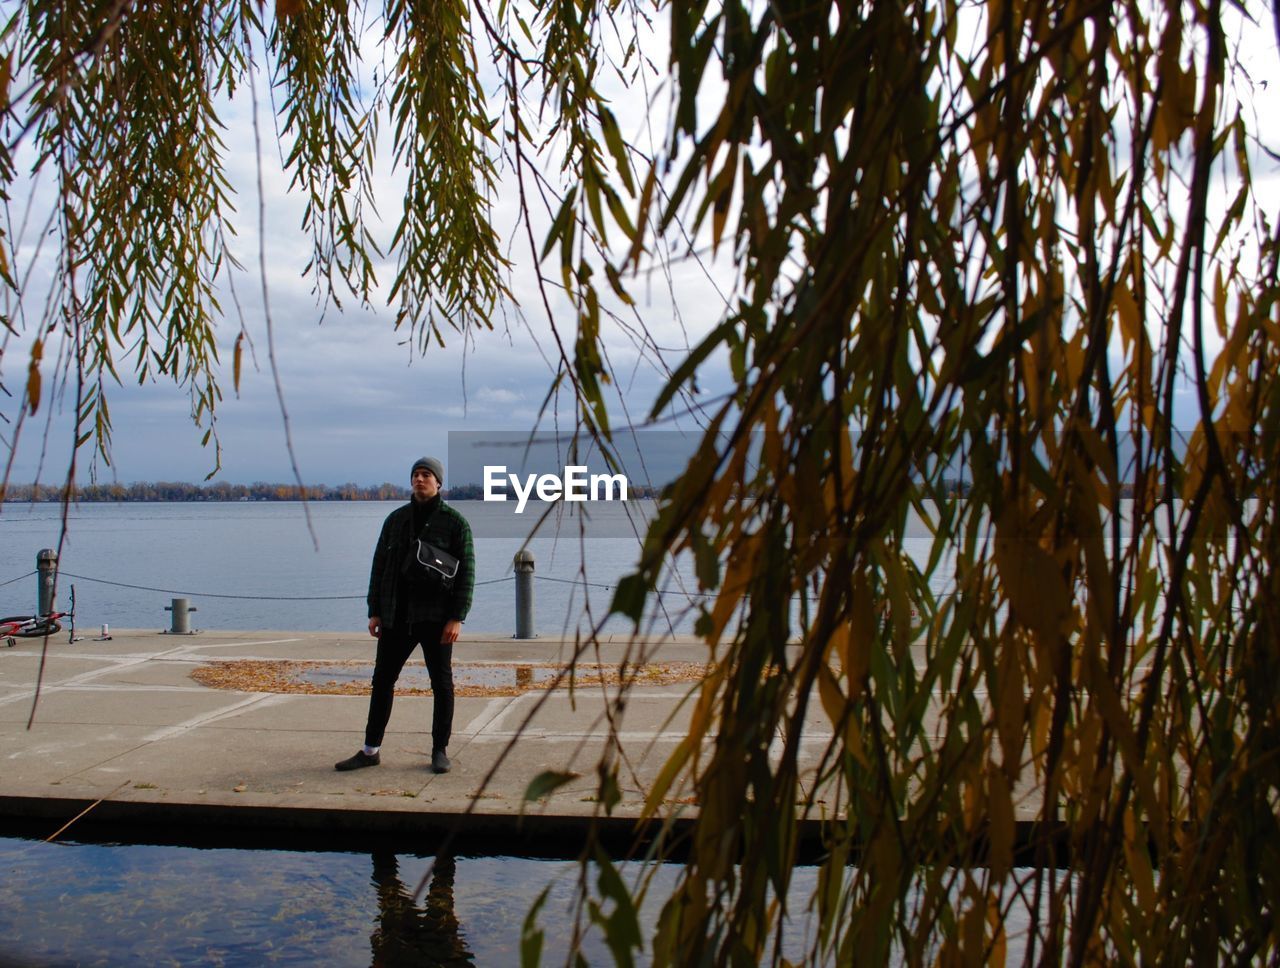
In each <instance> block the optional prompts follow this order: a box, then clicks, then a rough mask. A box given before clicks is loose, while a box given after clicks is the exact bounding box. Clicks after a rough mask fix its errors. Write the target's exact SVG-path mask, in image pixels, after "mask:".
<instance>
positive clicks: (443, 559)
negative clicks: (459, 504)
mask: <svg viewBox="0 0 1280 968" xmlns="http://www.w3.org/2000/svg"><path fill="white" fill-rule="evenodd" d="M431 518H432V519H434V518H435V514H434V512H433V513H432V515H431ZM430 527H431V521H430V520H428V521H427V523H426V524H424V525H423V526H422V533H423V534H426V533H427V531H428V529H429V528H430ZM414 556H415V557H416V558H417V559H418V564H420V565H421V566H422V567H423V568H425V569H427V571H434V572H436V573H437V574H439V575H440V577H441V578H443V579H444V580H445V581H446V582H451V581H453V579H454V578H455V577H456V576H457V574H458V559H457V558H455V557H454V556H453V555H451V554H449V552H447V551H445V550H444V549H443V548H440V547H438V546H436V545H433V544H432V543H431V542H430V541H428V540H427V539H426V538H423V537H419V538H418V547H417V550H416V551H415V553H414Z"/></svg>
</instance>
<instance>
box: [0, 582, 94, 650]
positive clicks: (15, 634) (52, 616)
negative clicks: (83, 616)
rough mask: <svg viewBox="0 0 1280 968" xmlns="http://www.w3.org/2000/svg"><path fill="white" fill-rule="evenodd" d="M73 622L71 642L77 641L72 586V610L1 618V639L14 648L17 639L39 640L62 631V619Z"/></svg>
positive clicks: (73, 590)
mask: <svg viewBox="0 0 1280 968" xmlns="http://www.w3.org/2000/svg"><path fill="white" fill-rule="evenodd" d="M64 618H68V619H70V620H71V632H70V634H69V635H68V638H69V640H70V641H72V642H75V641H76V637H75V635H76V586H75V585H72V586H71V608H70V609H68V610H67V611H65V612H46V613H45V614H44V615H10V616H8V617H7V618H0V639H4V640H5V642H6V643H7V644H8V646H9V648H11V649H12V648H13V647H14V646H15V645H16V644H17V642H16V641H15V640H16V639H39V638H44V637H45V636H49V635H56V634H57V633H58V632H61V631H62V622H61V619H64Z"/></svg>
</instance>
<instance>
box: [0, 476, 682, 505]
mask: <svg viewBox="0 0 1280 968" xmlns="http://www.w3.org/2000/svg"><path fill="white" fill-rule="evenodd" d="M628 493H629V496H630V497H631V498H633V499H646V498H655V497H657V496H658V493H659V489H658V488H653V487H648V486H645V485H632V486H631V487H629V488H628ZM62 495H63V486H62V485H61V484H10V485H8V487H6V488H4V490H3V500H4V501H14V502H28V503H49V502H57V501H61V500H62ZM444 495H445V497H446V498H447V499H449V500H451V501H479V500H482V499H483V498H484V488H483V487H482V486H481V485H479V484H461V485H459V486H457V487H450V488H446V489H445V492H444ZM303 497H304V488H302V487H299V486H298V485H297V484H268V483H267V482H265V481H256V482H254V483H253V484H228V483H227V482H225V481H218V482H217V483H214V484H190V483H187V482H185V481H137V482H135V483H132V484H86V485H83V486H81V487H77V488H76V492H75V500H76V501H81V502H85V503H96V502H118V503H129V502H139V501H300V500H302V499H303ZM305 498H306V500H308V501H405V500H408V498H409V489H408V488H407V487H404V486H403V485H400V484H386V483H384V484H374V485H369V486H362V485H359V484H350V483H348V484H338V485H335V486H333V487H330V486H329V485H327V484H310V485H307V487H306V488H305Z"/></svg>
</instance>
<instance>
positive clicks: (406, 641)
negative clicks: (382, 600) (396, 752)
mask: <svg viewBox="0 0 1280 968" xmlns="http://www.w3.org/2000/svg"><path fill="white" fill-rule="evenodd" d="M443 632H444V623H443V622H416V623H414V624H412V625H408V624H406V625H403V626H398V627H396V628H391V629H385V630H384V631H383V633H382V635H380V636H378V658H377V659H376V660H375V662H374V665H373V694H372V695H371V696H370V697H369V723H368V725H367V726H365V730H364V742H365V745H366V746H381V745H382V737H383V734H384V733H386V731H387V721H388V720H390V719H391V702H392V700H394V699H395V694H396V680H397V679H399V678H400V670H401V669H403V668H404V664H405V663H406V662H407V661H408V660H409V656H411V655H412V654H413V649H414V647H415V646H417V645H421V646H422V656H423V658H424V659H426V660H427V675H429V676H430V677H431V694H432V697H433V700H432V702H433V708H432V711H431V748H432V749H433V750H442V749H444V748H446V747H447V746H448V745H449V737H450V736H451V735H452V733H453V665H452V663H453V646H452V645H442V644H441V643H440V636H441V635H442V634H443Z"/></svg>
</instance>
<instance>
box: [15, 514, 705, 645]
mask: <svg viewBox="0 0 1280 968" xmlns="http://www.w3.org/2000/svg"><path fill="white" fill-rule="evenodd" d="M399 503H400V502H352V503H341V502H326V503H316V504H311V505H310V513H311V521H312V525H313V527H314V531H315V541H314V542H313V541H312V537H311V533H310V532H309V531H308V526H307V519H306V515H305V513H304V511H303V508H302V505H300V504H297V503H292V502H258V503H253V502H244V503H181V502H176V503H148V504H82V505H79V506H77V507H74V508H72V510H71V515H70V519H69V521H68V531H67V536H66V540H65V543H64V544H63V548H62V556H61V559H60V561H61V570H62V573H63V577H62V578H61V579H60V582H59V591H58V603H59V605H60V606H61V607H63V608H65V607H66V606H67V605H68V604H69V602H70V586H71V585H73V584H74V585H75V592H76V622H77V626H78V627H81V628H84V629H86V630H94V629H97V628H99V627H100V626H101V625H102V624H103V623H107V624H109V625H114V626H117V627H120V628H152V627H154V628H156V629H162V628H168V627H169V626H170V622H171V618H170V614H169V612H167V611H166V610H165V607H166V606H167V605H169V604H170V601H171V600H172V599H173V598H175V597H186V598H189V599H190V600H191V604H192V605H194V606H195V607H196V609H197V611H196V613H195V614H193V615H192V616H191V624H192V627H194V628H208V629H237V630H260V629H285V630H297V631H359V632H362V631H363V630H364V627H365V621H366V610H365V601H364V598H365V592H366V591H367V589H368V584H369V565H370V561H371V558H372V555H373V547H374V543H375V542H376V540H377V537H378V531H379V528H380V527H381V526H382V521H383V519H384V518H386V516H387V514H389V513H390V512H391V511H392V510H393V509H394V508H395V507H397V506H398V504H399ZM456 506H457V507H458V508H459V509H460V510H461V511H462V512H463V513H464V514H465V515H466V516H467V517H468V519H469V520H470V521H471V525H472V530H473V532H474V534H475V545H476V581H477V587H476V591H475V600H474V604H473V606H472V611H471V615H470V617H469V618H468V622H467V627H468V630H469V631H476V632H492V633H498V634H504V635H510V634H512V633H513V632H514V631H515V585H514V578H513V572H512V559H513V557H514V555H515V553H516V552H517V551H518V550H520V548H521V546H522V545H523V544H524V542H525V540H526V538H527V536H528V533H529V531H530V529H531V528H532V526H533V523H534V521H535V516H534V514H533V513H531V512H526V513H525V515H523V516H522V517H521V518H515V517H514V516H513V515H512V513H511V510H510V508H511V506H512V505H511V504H510V503H508V504H507V505H495V504H486V503H484V502H482V501H460V502H458V503H457V505H456ZM650 509H651V505H649V504H648V503H647V502H632V503H630V504H626V505H624V504H620V503H619V504H604V503H601V504H597V505H594V506H593V507H592V510H591V514H592V517H591V519H590V520H589V521H588V522H586V533H587V537H586V538H585V540H584V539H583V538H582V537H581V534H580V528H579V524H580V523H581V519H579V518H577V517H574V518H573V519H572V520H566V521H563V522H561V524H560V527H559V528H558V529H557V528H556V527H555V522H554V521H549V522H548V523H547V524H546V525H544V526H543V528H542V529H541V530H540V531H539V532H538V533H537V534H535V535H534V537H533V538H532V539H530V541H529V548H530V550H532V551H533V552H534V556H535V559H536V568H537V570H536V576H537V578H538V580H537V581H536V583H535V586H534V597H535V608H536V616H537V618H536V626H535V628H536V630H537V632H538V633H539V634H541V635H558V634H561V633H562V632H563V631H564V630H566V629H568V631H569V632H570V633H572V632H573V630H574V629H576V628H578V627H580V626H581V627H582V628H584V629H585V628H586V627H588V625H589V623H590V622H592V621H598V620H599V619H600V618H601V617H602V616H603V615H604V613H605V611H606V610H607V607H608V605H609V603H610V601H611V600H612V596H613V586H615V585H616V584H617V582H618V579H619V578H620V577H621V576H622V575H624V574H626V573H628V572H629V571H630V570H631V569H632V567H633V563H634V562H635V560H636V558H637V556H638V552H639V548H640V542H639V539H638V538H637V537H636V535H635V532H636V530H637V529H638V528H642V527H643V519H644V515H645V514H648V513H651V510H650ZM60 517H61V510H60V508H59V507H58V506H57V505H49V504H37V505H29V504H6V505H4V506H3V508H0V538H2V540H0V582H6V581H11V580H13V579H18V580H17V581H13V583H12V584H7V585H4V586H3V587H0V613H3V614H21V613H30V612H32V611H34V610H35V607H36V579H35V578H34V577H31V578H27V579H21V578H20V577H19V576H22V575H24V574H26V573H28V572H31V571H34V570H35V561H36V553H37V552H38V551H39V550H40V549H41V548H57V547H58V539H59V532H60V525H61V520H60ZM557 532H558V533H557ZM72 576H78V577H72ZM108 581H110V582H115V583H117V584H114V585H110V584H105V582H108ZM681 582H684V584H685V587H687V588H688V589H690V590H692V589H693V588H694V587H695V586H694V584H693V583H692V579H691V578H688V577H686V576H681V575H679V574H675V575H673V577H672V581H671V583H670V594H669V595H667V596H664V599H663V603H664V605H665V606H666V608H665V610H664V612H663V613H659V614H657V615H656V616H655V621H657V622H660V623H662V624H661V626H660V627H666V626H668V625H669V626H671V627H674V628H675V629H676V630H677V631H688V630H690V629H691V628H692V622H693V617H692V615H691V614H690V603H691V602H696V601H700V598H699V597H697V596H689V595H687V594H681V593H680V590H679V587H680V584H681ZM125 585H139V586H147V587H146V588H128V587H121V586H125ZM220 596H238V597H220ZM303 598H305V599H312V600H307V601H303V600H299V599H303ZM624 627H625V625H624V623H622V622H617V623H616V624H615V625H614V626H611V628H618V629H621V628H624Z"/></svg>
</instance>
